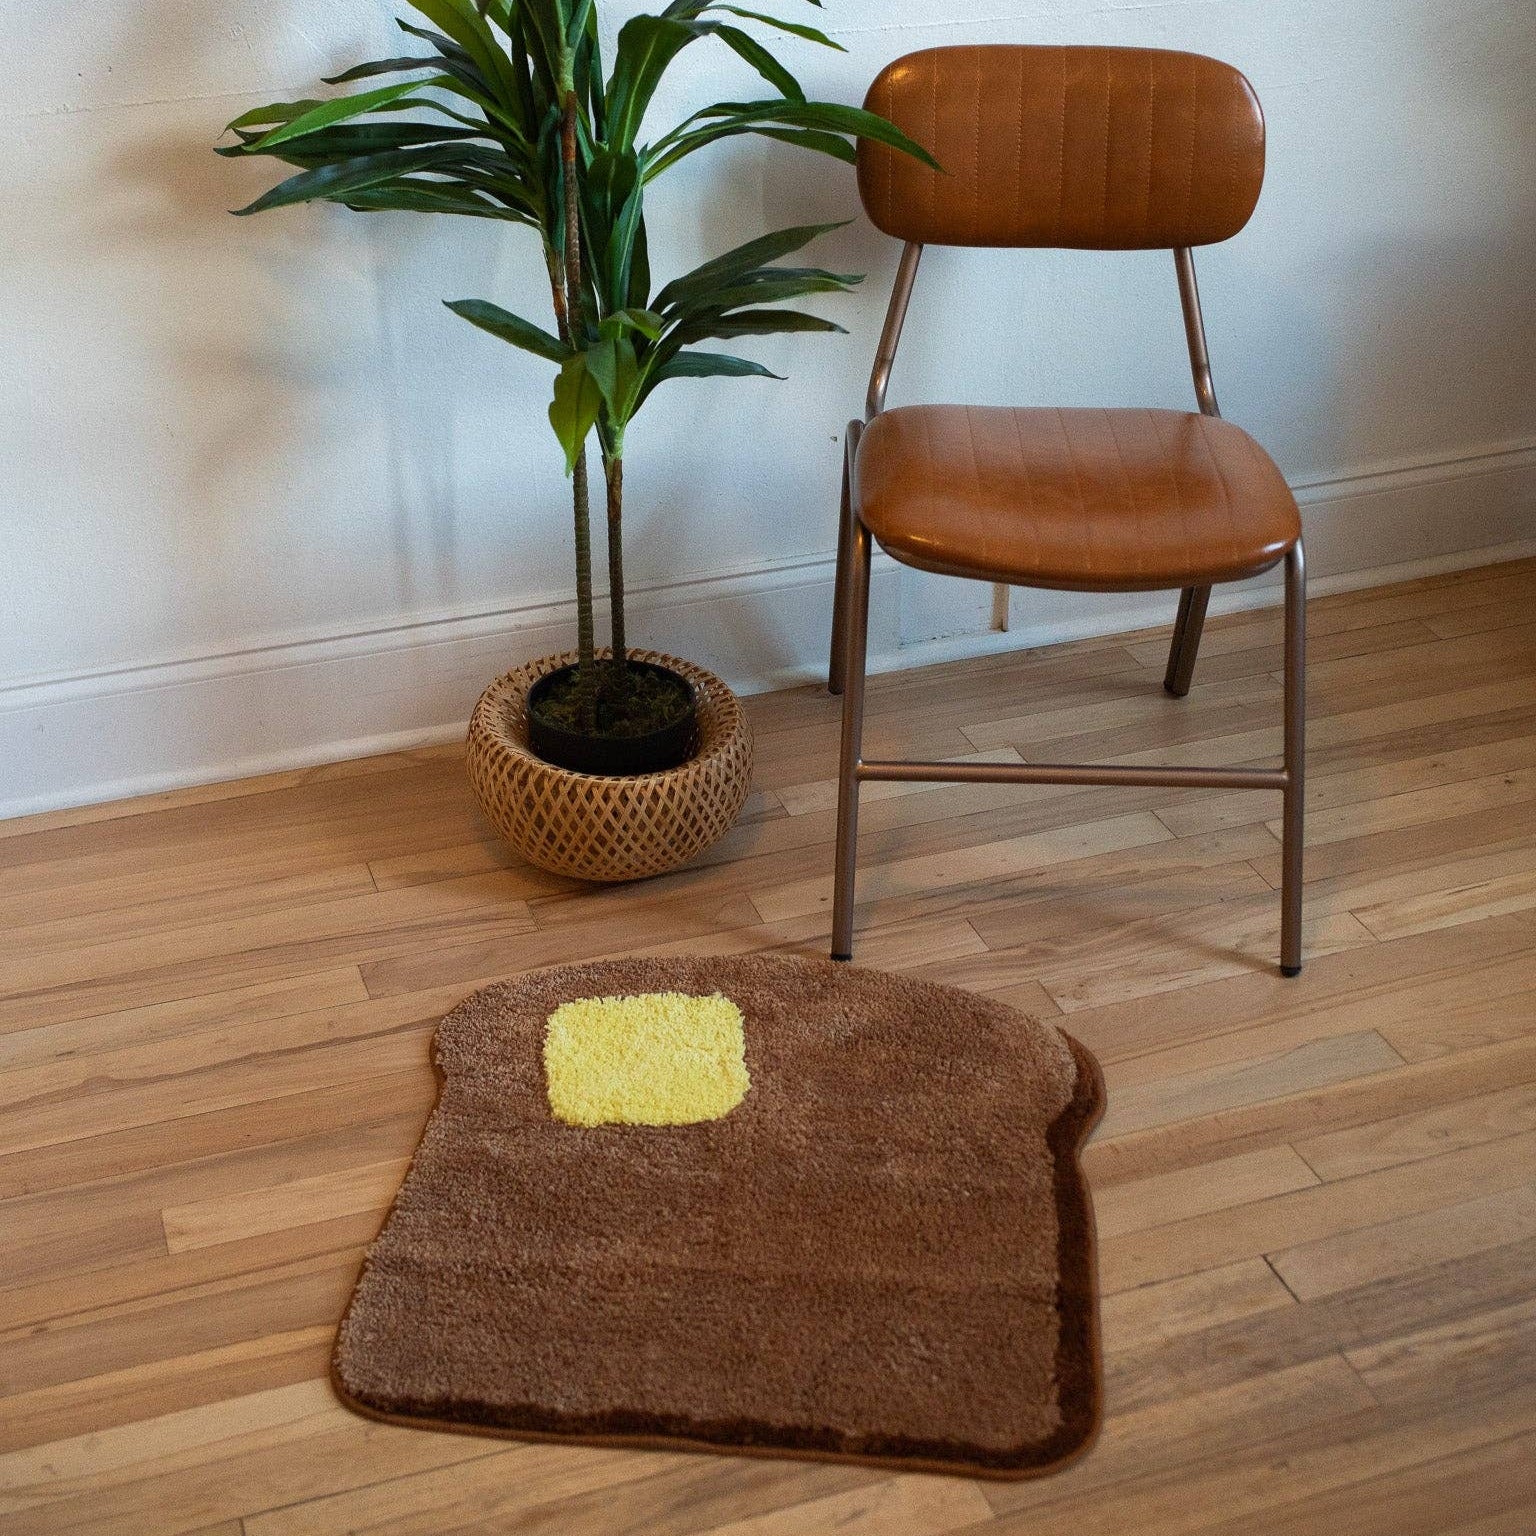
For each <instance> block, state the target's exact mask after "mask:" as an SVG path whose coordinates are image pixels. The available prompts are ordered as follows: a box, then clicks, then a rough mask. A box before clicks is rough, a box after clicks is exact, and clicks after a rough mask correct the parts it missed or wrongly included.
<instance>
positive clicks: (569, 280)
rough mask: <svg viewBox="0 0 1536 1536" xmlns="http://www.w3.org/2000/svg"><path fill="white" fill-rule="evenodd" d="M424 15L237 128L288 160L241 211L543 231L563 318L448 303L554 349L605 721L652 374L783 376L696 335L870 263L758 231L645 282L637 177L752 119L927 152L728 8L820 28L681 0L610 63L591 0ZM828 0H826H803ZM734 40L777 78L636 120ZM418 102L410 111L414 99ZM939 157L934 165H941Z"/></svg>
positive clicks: (849, 149) (741, 331)
mask: <svg viewBox="0 0 1536 1536" xmlns="http://www.w3.org/2000/svg"><path fill="white" fill-rule="evenodd" d="M409 3H410V4H411V7H412V9H413V10H415V11H416V12H417V13H418V14H419V15H420V16H421V17H422V18H423V19H424V20H425V21H426V22H427V23H429V25H426V26H422V25H418V24H416V23H415V22H410V21H405V20H399V21H398V22H397V25H398V26H399V27H400V29H401V30H402V31H403V32H404V33H406V34H407V35H408V36H409V37H411V38H412V39H413V40H415V41H416V42H418V43H421V44H424V45H425V50H424V51H422V50H418V51H417V52H416V53H413V54H411V55H409V56H405V57H399V58H390V59H378V60H374V61H372V62H370V63H366V64H360V65H358V66H356V67H355V68H353V69H349V70H347V71H346V72H345V73H343V74H340V75H336V76H333V77H331V78H330V79H328V80H327V82H326V83H327V84H331V85H349V84H353V83H356V82H360V81H365V80H376V79H379V78H381V77H387V76H396V75H403V76H409V77H410V78H408V79H405V80H402V81H396V82H394V83H391V84H387V85H382V86H370V87H368V88H367V89H363V90H360V91H357V92H355V93H353V94H350V95H344V96H340V97H337V98H335V99H332V100H329V101H316V100H305V101H292V102H279V103H276V104H274V105H271V106H266V107H260V108H257V109H255V110H254V111H250V112H246V113H244V114H243V115H242V116H240V117H237V118H236V119H235V120H234V121H233V122H232V123H230V124H229V127H230V129H232V130H233V131H234V133H235V134H236V135H237V137H238V138H239V140H240V142H239V143H238V144H237V145H234V146H230V147H227V148H224V149H222V150H221V151H220V153H222V154H226V155H271V156H274V157H276V158H278V159H280V160H283V161H285V162H287V163H289V164H291V165H294V166H296V167H298V170H297V174H295V175H292V176H290V177H289V178H288V179H287V180H285V181H283V182H281V183H280V184H279V185H278V186H276V187H274V188H273V189H272V190H271V191H269V192H268V193H266V194H265V195H264V196H262V197H259V198H257V199H256V201H255V202H253V203H251V204H250V205H249V207H246V208H242V209H240V210H239V212H240V213H242V214H251V213H258V212H261V211H263V210H266V209H270V208H280V207H284V206H286V205H289V204H294V203H304V202H314V201H325V202H333V203H341V204H344V205H345V206H346V207H348V208H351V209H353V210H355V211H359V212H379V211H383V210H406V211H411V212H419V213H445V214H458V215H462V216H467V217H471V218H481V219H498V220H501V221H503V222H506V223H512V224H525V225H527V226H529V227H530V228H531V229H533V230H535V231H536V232H537V233H538V236H539V239H540V242H541V245H542V249H543V255H544V262H545V267H546V269H547V272H548V276H549V287H550V298H551V302H552V305H553V311H554V321H555V329H554V331H553V332H551V331H549V330H546V329H544V328H543V327H541V326H538V325H535V324H534V323H532V322H531V321H529V320H527V319H524V318H522V317H521V316H518V315H513V314H510V313H508V312H507V311H506V310H504V309H501V308H499V307H498V306H496V305H494V304H491V303H488V302H486V301H484V300H480V299H462V300H455V301H451V302H449V305H448V307H449V308H450V309H452V310H453V311H454V312H455V313H456V314H459V315H461V316H462V317H463V318H464V319H466V320H469V321H470V322H471V323H472V324H474V325H477V326H479V327H480V328H481V329H482V330H485V331H488V332H490V333H491V334H492V335H494V336H498V337H500V338H501V339H502V340H504V341H507V342H510V343H512V344H513V345H514V346H517V347H521V348H522V349H523V350H524V351H527V352H531V353H533V354H535V355H536V356H538V357H541V358H544V359H547V360H548V361H550V362H552V363H554V364H556V365H557V366H558V370H559V371H558V373H557V375H556V378H555V384H554V398H553V400H552V402H551V404H550V408H549V417H550V422H551V424H552V426H553V427H554V430H555V433H556V436H557V437H558V438H559V440H560V443H561V445H562V447H563V449H564V453H565V463H566V472H567V474H568V475H570V476H571V479H572V499H573V506H574V514H575V542H576V612H577V644H578V653H579V658H580V660H579V665H578V669H577V673H576V678H577V693H578V698H577V703H578V708H579V711H580V715H581V718H582V720H583V723H584V724H585V726H586V728H588V729H593V728H596V726H597V723H598V721H597V711H598V702H599V688H600V682H601V686H602V692H603V693H604V694H605V695H607V696H609V697H610V698H612V699H614V700H619V701H621V700H622V696H623V694H624V692H625V689H626V686H627V684H626V675H627V669H626V666H625V662H626V656H627V643H626V636H625V626H624V556H623V506H624V442H625V432H626V430H627V428H628V427H629V425H630V423H631V421H633V419H634V417H635V414H636V413H637V412H638V411H639V410H640V408H641V407H642V406H643V405H644V404H645V402H646V400H647V399H648V398H649V397H650V395H651V393H652V391H653V390H654V389H655V388H656V386H657V385H658V384H661V383H662V382H663V381H665V380H667V379H673V378H703V377H708V376H714V375H727V376H746V375H760V376H766V377H772V376H773V375H771V374H770V373H769V370H768V369H766V368H764V367H763V366H762V365H761V364H759V363H756V362H751V361H749V360H747V359H745V358H741V357H735V356H732V355H729V354H724V353H719V352H713V351H700V350H697V349H696V348H695V346H694V343H697V342H700V341H703V340H706V339H711V338H715V339H729V338H732V337H740V336H756V335H767V334H771V333H774V332H781V331H836V330H841V327H840V326H837V325H834V324H833V323H832V322H831V321H829V320H825V319H822V318H820V317H818V316H815V315H810V314H806V313H804V312H801V311H798V310H794V309H786V308H783V307H781V306H782V305H784V304H785V303H786V302H788V301H791V300H795V299H799V298H803V297H805V296H806V295H809V294H815V293H830V292H839V291H842V290H846V289H847V288H849V287H850V286H851V285H852V284H853V283H855V282H857V281H858V278H857V277H855V276H853V275H850V274H841V273H834V272H829V271H825V270H823V269H821V268H817V267H791V266H779V265H775V263H776V262H778V261H780V260H781V259H782V258H783V257H785V256H787V255H789V254H790V253H792V252H794V251H796V250H798V249H800V247H802V246H804V245H805V244H807V243H808V242H809V241H810V240H812V239H814V238H815V237H816V236H817V235H819V234H821V233H823V232H824V231H825V230H827V229H830V228H833V227H835V226H833V225H825V224H822V225H805V226H800V227H797V228H793V229H785V230H781V231H779V232H777V233H775V234H770V235H766V236H764V237H762V238H761V239H757V240H753V241H750V242H748V243H747V244H745V245H743V246H740V247H738V248H737V249H735V250H732V251H729V252H727V253H726V254H725V255H723V256H719V257H717V258H715V259H714V260H712V261H707V262H705V263H704V264H703V265H702V266H699V267H697V268H695V269H694V270H693V271H691V272H689V273H687V274H686V275H685V276H682V277H679V278H677V279H675V280H674V281H672V282H669V283H667V284H665V285H664V286H663V287H661V288H660V289H659V291H654V292H653V290H652V279H651V269H650V261H649V254H648V249H647V240H646V227H645V206H644V198H645V188H646V186H647V184H648V183H650V182H651V181H653V180H654V179H655V178H656V177H657V176H659V175H661V174H662V172H664V171H666V170H667V169H669V168H670V167H672V166H674V165H676V164H677V163H678V162H679V161H681V160H683V159H684V158H686V157H687V156H689V155H691V154H693V153H694V152H695V151H697V150H700V149H702V148H704V147H705V146H706V145H709V144H713V143H716V142H718V141H720V140H723V139H727V138H734V137H738V136H740V135H743V134H756V135H760V136H763V137H766V138H770V139H776V140H779V141H781V142H784V143H788V144H793V145H797V146H799V147H800V148H802V149H807V150H811V151H814V152H816V153H819V154H826V155H832V156H835V157H836V158H838V159H841V160H847V161H851V160H853V159H854V143H855V141H856V140H857V139H859V138H869V139H875V140H878V141H879V142H881V143H884V144H888V145H891V146H893V147H895V148H898V149H901V150H904V151H906V152H908V153H911V154H915V155H918V156H920V157H921V158H923V159H925V160H927V159H928V158H929V157H928V156H927V155H926V154H925V153H924V152H923V151H922V150H921V149H919V148H918V147H917V146H916V145H915V144H913V143H911V141H910V140H908V139H906V138H905V137H904V136H903V135H902V134H900V133H899V132H898V131H897V130H896V129H895V128H894V127H892V125H891V124H890V123H888V122H886V121H885V119H883V118H881V117H878V116H875V115H874V114H872V113H869V112H865V111H862V110H861V109H859V108H855V107H849V106H843V105H839V104H836V103H831V102H817V101H808V100H807V99H806V97H805V93H804V91H803V90H802V89H801V87H800V85H799V83H798V81H797V80H796V79H795V77H794V76H793V75H792V74H791V73H790V71H789V70H788V69H786V68H785V67H784V65H783V64H782V63H781V62H780V61H779V60H778V59H777V58H775V57H774V55H773V54H772V52H770V50H769V49H768V48H767V47H766V46H765V45H764V44H763V43H762V42H761V41H759V40H758V38H756V37H754V36H753V35H752V34H751V33H750V32H748V31H746V30H745V29H744V28H742V27H740V26H738V25H737V24H736V22H737V21H748V22H754V23H758V24H760V25H761V26H764V27H766V28H770V29H774V30H777V31H779V32H783V33H787V34H791V35H793V36H795V37H799V38H804V39H806V40H808V41H810V42H813V43H819V44H822V45H825V46H827V47H837V46H838V45H837V44H836V43H834V42H832V40H831V39H830V38H828V37H827V36H825V34H823V33H822V32H820V31H818V30H817V29H816V28H814V27H810V26H806V25H803V24H801V23H799V22H793V21H786V20H783V19H781V18H778V17H774V16H769V15H765V14H762V13H759V12H757V11H753V10H748V9H744V8H742V7H740V6H737V5H734V4H725V3H716V0H673V3H672V4H670V5H668V6H667V8H666V9H665V10H664V11H663V12H661V13H660V14H659V15H638V16H634V17H632V18H631V19H630V20H628V21H627V22H625V24H624V26H623V27H622V28H621V29H620V31H619V34H618V40H617V46H616V49H615V54H614V59H613V67H612V70H611V72H609V73H608V74H607V75H606V76H605V75H604V72H603V67H602V60H601V57H600V50H599V44H598V25H597V22H598V17H597V5H596V0H409ZM810 3H811V4H814V5H819V4H820V0H810ZM706 38H712V39H715V40H717V41H719V42H721V43H724V44H725V45H726V46H727V47H728V48H730V49H731V50H732V51H733V52H734V53H736V54H737V55H738V56H739V57H740V58H741V59H743V60H744V61H745V62H746V63H747V64H749V65H750V66H751V67H752V68H753V69H754V70H755V71H756V72H757V74H758V75H759V76H760V77H761V78H762V79H763V80H764V81H765V82H766V83H767V85H768V86H769V87H771V88H772V92H773V94H772V95H771V96H768V97H765V98H764V99H762V100H755V101H736V102H721V103H717V104H715V105H713V106H709V107H705V108H703V109H702V110H701V111H698V112H695V113H693V114H692V115H691V116H689V117H687V118H685V119H684V120H683V121H682V122H680V123H678V124H676V125H675V126H673V127H671V128H670V129H668V130H667V131H666V132H664V133H662V134H660V135H659V136H656V137H652V138H647V139H645V140H644V141H642V138H641V131H642V125H643V122H644V119H645V116H646V111H647V108H648V107H649V105H650V103H651V100H652V98H653V96H654V95H655V92H656V89H657V86H658V85H659V84H660V82H661V80H662V77H663V75H664V74H665V72H666V70H667V69H668V67H669V66H670V65H671V63H672V62H673V60H674V59H676V58H677V56H678V55H679V54H680V53H681V52H682V50H683V49H684V48H686V47H687V46H688V45H689V44H691V43H693V42H696V41H699V40H702V39H706ZM407 113H409V114H411V115H410V116H405V115H403V114H407ZM929 163H932V162H931V161H930V162H929ZM594 430H595V431H596V433H597V437H598V442H599V446H600V449H601V455H602V464H603V472H604V478H605V483H606V493H607V494H606V510H607V519H606V521H607V538H608V580H609V599H610V612H611V624H612V652H613V657H614V665H613V666H612V667H609V668H606V669H604V677H603V678H602V679H601V680H600V678H599V674H598V667H597V664H596V662H595V659H594V648H595V635H594V622H593V586H592V554H591V534H590V514H589V489H588V476H587V456H586V443H587V439H588V437H589V436H590V435H591V433H592V432H593V431H594Z"/></svg>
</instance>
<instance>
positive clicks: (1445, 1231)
mask: <svg viewBox="0 0 1536 1536" xmlns="http://www.w3.org/2000/svg"><path fill="white" fill-rule="evenodd" d="M1525 1237H1536V1184H1525V1185H1521V1186H1519V1187H1518V1188H1516V1189H1507V1190H1500V1191H1499V1192H1498V1193H1496V1194H1492V1195H1484V1196H1482V1197H1481V1198H1480V1199H1476V1200H1464V1201H1461V1202H1459V1203H1457V1204H1455V1205H1442V1206H1437V1207H1436V1208H1435V1209H1434V1210H1430V1211H1421V1212H1418V1213H1416V1214H1414V1215H1412V1216H1404V1217H1400V1218H1399V1219H1398V1220H1396V1221H1386V1222H1380V1223H1378V1224H1376V1225H1375V1226H1370V1227H1356V1228H1354V1229H1353V1230H1351V1231H1349V1232H1342V1233H1339V1234H1337V1235H1336V1236H1333V1237H1324V1238H1319V1239H1317V1240H1316V1241H1315V1242H1310V1243H1301V1244H1298V1245H1297V1246H1296V1247H1293V1248H1282V1249H1280V1250H1279V1251H1278V1252H1275V1253H1271V1254H1270V1255H1269V1262H1270V1264H1271V1265H1272V1266H1273V1268H1274V1271H1275V1273H1276V1274H1277V1275H1279V1276H1280V1278H1281V1279H1282V1280H1283V1281H1285V1283H1286V1286H1287V1287H1288V1289H1289V1290H1290V1291H1291V1292H1292V1294H1293V1295H1295V1296H1297V1297H1299V1298H1300V1299H1301V1300H1302V1301H1310V1300H1312V1299H1313V1298H1314V1297H1317V1296H1328V1295H1332V1294H1333V1292H1335V1291H1348V1290H1353V1289H1355V1288H1356V1287H1357V1286H1362V1285H1369V1284H1370V1283H1371V1281H1373V1280H1383V1279H1386V1278H1387V1277H1388V1276H1391V1275H1403V1274H1409V1273H1411V1272H1412V1271H1413V1270H1416V1269H1424V1268H1427V1267H1428V1266H1429V1265H1431V1264H1443V1263H1444V1262H1445V1261H1446V1260H1447V1259H1460V1258H1465V1257H1466V1256H1467V1255H1468V1254H1471V1253H1481V1252H1483V1251H1484V1250H1486V1249H1489V1248H1499V1247H1502V1246H1503V1245H1504V1244H1505V1243H1510V1242H1516V1241H1518V1240H1519V1239H1521V1238H1525Z"/></svg>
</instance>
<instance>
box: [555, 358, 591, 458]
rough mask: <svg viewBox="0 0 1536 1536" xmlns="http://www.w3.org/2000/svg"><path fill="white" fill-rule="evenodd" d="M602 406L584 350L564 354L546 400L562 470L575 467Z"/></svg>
mask: <svg viewBox="0 0 1536 1536" xmlns="http://www.w3.org/2000/svg"><path fill="white" fill-rule="evenodd" d="M602 408H603V392H602V390H601V389H600V388H599V387H598V384H597V381H596V380H595V379H594V378H593V377H592V375H591V373H590V372H589V371H588V368H587V359H586V356H585V354H580V355H578V356H575V357H569V358H567V359H566V361H565V363H564V364H563V365H562V367H561V369H560V372H559V374H558V376H557V377H556V379H555V397H554V399H553V400H551V401H550V403H549V424H550V426H552V427H553V428H554V429H555V436H556V437H557V438H559V440H560V446H561V447H562V448H563V449H564V450H565V472H566V474H568V475H569V474H571V473H572V472H573V471H574V470H575V468H576V460H577V459H578V458H579V457H580V456H581V448H582V444H583V443H585V442H586V440H587V435H588V433H590V432H591V430H592V428H593V427H594V426H595V425H596V424H597V418H598V414H599V412H601V410H602Z"/></svg>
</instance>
